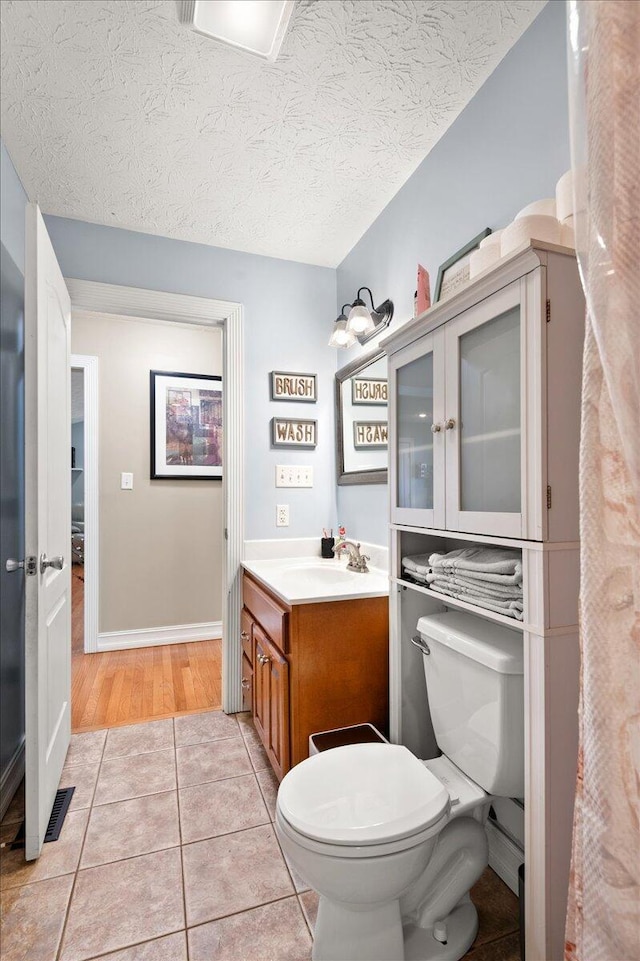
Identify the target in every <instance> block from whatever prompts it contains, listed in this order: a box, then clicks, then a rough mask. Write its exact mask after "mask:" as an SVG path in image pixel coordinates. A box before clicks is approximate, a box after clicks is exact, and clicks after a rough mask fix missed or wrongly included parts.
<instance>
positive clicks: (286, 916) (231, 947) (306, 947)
mask: <svg viewBox="0 0 640 961" xmlns="http://www.w3.org/2000/svg"><path fill="white" fill-rule="evenodd" d="M189 957H190V958H191V961H248V959H249V958H251V959H256V961H263V959H277V961H307V959H310V958H311V937H310V935H309V931H308V929H307V926H306V924H305V923H304V919H303V917H302V913H301V911H300V907H299V906H298V903H297V901H296V899H295V898H286V899H285V900H284V901H276V902H275V903H274V904H265V905H264V906H263V907H259V908H254V909H253V910H251V911H243V912H242V914H235V915H233V917H230V918H223V919H222V920H220V921H213V922H211V923H209V924H204V925H202V926H201V927H198V928H191V930H190V931H189Z"/></svg>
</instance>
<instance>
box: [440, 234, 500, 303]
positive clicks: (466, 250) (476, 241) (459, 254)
mask: <svg viewBox="0 0 640 961" xmlns="http://www.w3.org/2000/svg"><path fill="white" fill-rule="evenodd" d="M490 233H491V227H485V228H484V230H483V231H482V232H481V233H479V234H478V235H477V237H474V238H473V240H470V241H469V243H468V244H465V245H464V247H461V248H460V250H457V251H456V252H455V254H453V255H452V256H451V257H449V259H448V260H445V262H444V263H443V264H440V266H439V267H438V276H437V278H436V286H435V291H434V294H433V302H434V304H437V303H438V301H439V300H441V298H442V283H443V281H444V279H445V276H446V273H447V271H448V270H450V269H451V268H452V267H453V266H454V265H455V264H457V263H458V261H459V260H462V259H463V258H464V257H467V256H468V255H469V254H471V253H472V252H473V251H474V250H475V249H476V248H477V247H478V246H479V245H480V241H481V240H484V238H485V237H488V236H489V234H490Z"/></svg>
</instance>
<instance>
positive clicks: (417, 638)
mask: <svg viewBox="0 0 640 961" xmlns="http://www.w3.org/2000/svg"><path fill="white" fill-rule="evenodd" d="M411 643H412V644H414V645H415V646H416V647H417V648H418V650H419V651H420V652H421V653H422V654H431V648H430V647H429V645H428V644H427V642H426V641H425V639H424V638H423V637H422V635H421V634H414V635H413V637H412V638H411Z"/></svg>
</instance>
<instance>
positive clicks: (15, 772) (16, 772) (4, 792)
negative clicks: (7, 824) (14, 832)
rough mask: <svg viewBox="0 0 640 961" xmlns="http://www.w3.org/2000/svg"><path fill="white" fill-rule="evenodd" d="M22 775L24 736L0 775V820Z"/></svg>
mask: <svg viewBox="0 0 640 961" xmlns="http://www.w3.org/2000/svg"><path fill="white" fill-rule="evenodd" d="M23 777H24V736H23V738H22V740H21V741H20V743H19V744H18V746H17V748H16V749H15V751H14V752H13V755H12V757H11V760H10V761H9V763H8V764H7V766H6V768H5V769H4V771H3V772H2V776H1V777H0V821H1V820H2V818H3V817H4V815H5V812H6V810H7V808H8V807H9V805H10V804H11V801H12V800H13V795H14V794H15V793H16V791H17V790H18V785H19V784H20V781H21V780H22V778H23Z"/></svg>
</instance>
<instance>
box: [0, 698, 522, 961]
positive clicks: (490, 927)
mask: <svg viewBox="0 0 640 961" xmlns="http://www.w3.org/2000/svg"><path fill="white" fill-rule="evenodd" d="M72 784H73V785H75V786H76V792H75V794H74V798H73V803H72V805H71V809H70V812H69V814H68V815H67V818H66V821H65V825H64V828H63V831H62V834H61V836H60V840H59V841H57V842H55V843H53V844H47V845H45V847H44V850H43V854H42V857H41V858H40V859H39V861H37V862H35V863H32V864H27V863H25V861H24V860H23V853H22V851H21V850H20V849H13V850H11V849H10V848H7V847H5V848H3V849H2V852H1V856H0V899H1V914H2V959H3V961H90V959H91V961H93V959H95V958H100V959H101V961H266V959H268V961H308V959H310V958H311V944H312V932H313V926H314V923H315V916H316V912H317V896H316V895H315V893H314V892H313V891H310V890H309V889H308V888H307V886H306V885H305V884H304V882H303V881H302V880H301V879H300V878H299V877H297V876H296V875H295V872H293V871H292V870H291V869H290V868H289V866H288V865H287V862H286V861H285V859H284V856H283V854H282V852H281V850H280V847H279V845H278V841H277V839H276V836H275V832H274V829H273V818H274V812H275V798H276V792H277V780H276V778H275V776H274V774H273V773H272V771H271V769H270V767H269V764H268V761H267V758H266V755H265V753H264V750H263V749H262V746H261V744H260V741H259V739H258V738H257V735H256V733H255V730H254V729H253V726H252V724H251V719H250V718H249V717H248V716H246V715H236V716H235V717H227V716H225V715H224V714H222V713H221V712H219V711H214V712H209V713H206V714H199V715H188V716H185V717H177V718H173V719H168V720H160V721H152V722H148V723H144V724H136V725H131V726H130V727H120V728H113V729H110V730H109V731H95V732H90V733H85V734H76V735H73V737H72V742H71V748H70V750H69V754H68V757H67V763H66V765H65V768H64V772H63V776H62V780H61V787H67V786H69V785H72ZM23 805H24V801H23V798H21V796H20V794H18V795H17V796H16V798H15V800H14V802H13V803H12V805H11V807H10V808H9V811H8V812H7V814H6V815H5V818H4V820H3V822H2V825H1V827H0V842H2V843H9V842H11V841H12V840H13V838H14V837H15V834H16V831H17V829H18V827H19V824H20V822H21V820H22V810H23ZM472 896H473V898H474V901H475V902H476V904H477V906H478V910H479V915H480V932H479V935H478V938H477V940H476V943H475V944H474V946H473V949H472V950H471V952H470V953H469V954H468V956H467V958H468V959H469V961H517V959H518V957H519V955H518V936H517V922H518V916H517V899H516V898H515V897H514V896H513V895H512V894H511V892H510V891H509V890H508V889H507V888H506V887H505V886H504V885H503V884H502V882H500V881H499V880H498V879H497V878H496V876H495V875H494V874H493V872H492V871H490V870H487V871H486V872H485V874H484V875H483V877H482V878H481V879H480V881H479V882H478V884H477V885H476V887H475V888H474V890H473V891H472Z"/></svg>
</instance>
